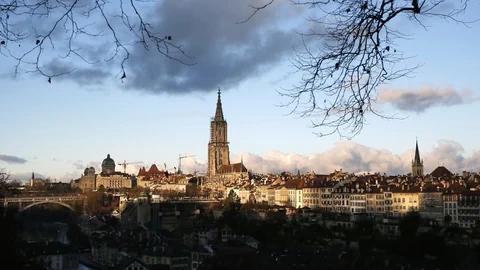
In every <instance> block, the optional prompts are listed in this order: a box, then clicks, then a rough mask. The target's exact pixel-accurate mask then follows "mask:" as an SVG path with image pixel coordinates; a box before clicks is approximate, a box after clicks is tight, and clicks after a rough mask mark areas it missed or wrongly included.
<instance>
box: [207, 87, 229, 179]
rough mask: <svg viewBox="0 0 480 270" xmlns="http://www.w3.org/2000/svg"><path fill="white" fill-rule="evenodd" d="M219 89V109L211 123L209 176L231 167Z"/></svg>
mask: <svg viewBox="0 0 480 270" xmlns="http://www.w3.org/2000/svg"><path fill="white" fill-rule="evenodd" d="M220 94H221V92H220V88H218V99H217V109H216V111H215V117H213V118H212V121H211V122H210V142H209V143H208V176H214V175H217V174H218V170H219V168H220V167H221V166H222V165H230V150H229V147H228V140H227V121H225V119H224V118H223V109H222V100H221V98H220Z"/></svg>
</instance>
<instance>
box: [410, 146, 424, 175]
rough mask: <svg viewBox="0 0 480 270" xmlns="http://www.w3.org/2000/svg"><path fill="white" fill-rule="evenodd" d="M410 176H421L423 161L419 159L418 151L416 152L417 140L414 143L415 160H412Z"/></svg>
mask: <svg viewBox="0 0 480 270" xmlns="http://www.w3.org/2000/svg"><path fill="white" fill-rule="evenodd" d="M412 175H413V176H423V160H421V159H420V151H419V150H418V139H417V140H416V142H415V158H414V159H413V160H412Z"/></svg>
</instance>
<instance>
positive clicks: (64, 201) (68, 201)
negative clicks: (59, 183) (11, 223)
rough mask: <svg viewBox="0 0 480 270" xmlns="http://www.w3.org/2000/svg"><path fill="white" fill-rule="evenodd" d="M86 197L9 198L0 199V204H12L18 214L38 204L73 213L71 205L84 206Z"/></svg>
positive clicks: (6, 205) (5, 205)
mask: <svg viewBox="0 0 480 270" xmlns="http://www.w3.org/2000/svg"><path fill="white" fill-rule="evenodd" d="M86 199H87V196H83V195H78V196H50V197H10V198H2V199H0V202H3V206H4V207H8V206H9V205H10V206H11V205H12V204H14V205H16V206H17V207H18V209H19V212H22V211H25V210H27V209H28V208H30V207H33V206H35V205H40V204H47V203H54V204H59V205H62V206H64V207H66V208H68V209H70V210H72V211H74V208H73V204H75V203H78V202H82V205H84V204H85V201H86Z"/></svg>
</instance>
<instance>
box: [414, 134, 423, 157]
mask: <svg viewBox="0 0 480 270" xmlns="http://www.w3.org/2000/svg"><path fill="white" fill-rule="evenodd" d="M414 163H422V162H421V160H420V151H418V139H417V140H416V143H415V160H414Z"/></svg>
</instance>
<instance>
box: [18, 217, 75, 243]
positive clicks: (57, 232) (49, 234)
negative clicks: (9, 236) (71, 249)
mask: <svg viewBox="0 0 480 270" xmlns="http://www.w3.org/2000/svg"><path fill="white" fill-rule="evenodd" d="M67 232H68V225H67V224H65V223H63V222H40V223H29V224H25V225H24V231H23V240H25V241H29V242H36V241H58V242H61V243H63V244H70V240H69V239H68V235H67Z"/></svg>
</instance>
